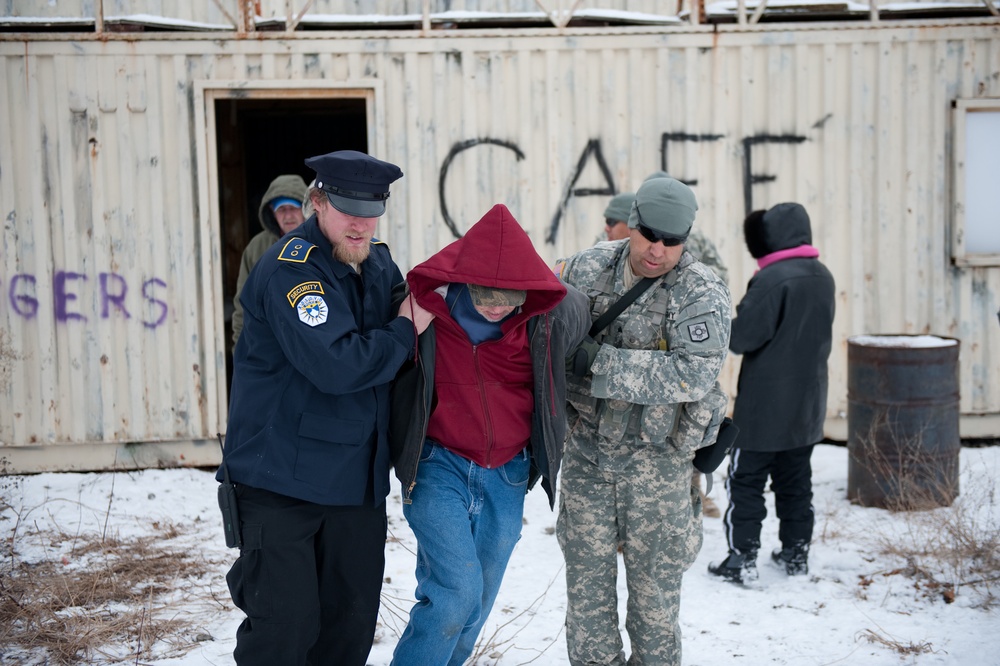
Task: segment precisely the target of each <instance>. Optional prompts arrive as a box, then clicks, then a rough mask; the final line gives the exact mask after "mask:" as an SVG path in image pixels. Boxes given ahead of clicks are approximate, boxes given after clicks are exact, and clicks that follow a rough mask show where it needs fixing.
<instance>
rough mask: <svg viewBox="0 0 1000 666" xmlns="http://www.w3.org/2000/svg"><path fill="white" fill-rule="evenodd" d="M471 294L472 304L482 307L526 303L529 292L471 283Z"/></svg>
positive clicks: (515, 305)
mask: <svg viewBox="0 0 1000 666" xmlns="http://www.w3.org/2000/svg"><path fill="white" fill-rule="evenodd" d="M469 296H471V297H472V304H473V305H475V306H476V307H481V308H499V307H508V306H514V307H517V306H519V305H524V300H525V299H526V298H527V297H528V292H526V291H524V290H523V289H497V288H495V287H484V286H482V285H479V284H470V285H469Z"/></svg>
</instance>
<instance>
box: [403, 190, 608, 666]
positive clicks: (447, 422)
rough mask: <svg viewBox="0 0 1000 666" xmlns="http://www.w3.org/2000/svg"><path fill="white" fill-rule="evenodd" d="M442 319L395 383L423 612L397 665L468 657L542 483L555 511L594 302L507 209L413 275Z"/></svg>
mask: <svg viewBox="0 0 1000 666" xmlns="http://www.w3.org/2000/svg"><path fill="white" fill-rule="evenodd" d="M407 283H408V285H409V288H410V293H409V295H408V296H407V298H413V299H415V300H416V302H417V303H418V304H420V305H421V306H423V307H425V308H426V309H427V310H428V311H430V312H431V313H433V314H434V315H435V317H436V319H435V321H434V323H433V325H432V326H430V327H428V328H427V330H426V331H425V332H424V333H423V334H421V335H420V337H419V340H418V348H417V353H416V355H415V359H414V361H412V362H409V363H408V364H407V365H404V367H403V369H402V370H401V372H400V374H399V375H398V376H397V379H396V383H395V386H394V388H393V398H392V402H391V410H390V425H389V441H390V446H391V448H392V458H393V464H394V466H395V470H396V476H397V477H399V479H400V482H401V483H402V493H403V515H404V516H405V517H406V520H407V522H408V523H409V525H410V527H411V529H412V530H413V533H414V535H415V536H416V538H417V565H416V578H417V589H416V598H417V601H416V604H415V605H414V606H413V609H412V610H411V611H410V620H409V623H408V624H407V626H406V629H405V630H404V631H403V635H402V636H401V638H400V640H399V644H398V645H397V646H396V649H395V652H394V654H393V659H392V663H393V665H394V666H406V665H409V664H415V665H419V666H445V665H448V664H450V665H454V666H458V665H460V664H463V663H465V660H466V659H467V658H468V657H469V655H470V654H472V651H473V649H474V648H475V644H476V639H477V638H478V636H479V632H480V630H481V629H482V627H483V624H484V623H485V622H486V618H487V616H488V615H489V612H490V609H491V608H492V606H493V602H494V600H495V599H496V595H497V592H498V591H499V589H500V582H501V580H502V579H503V574H504V571H505V570H506V568H507V561H508V560H509V559H510V556H511V553H512V552H513V550H514V545H515V544H516V543H517V541H518V539H520V537H521V520H522V517H523V513H524V496H525V493H526V492H527V490H528V489H530V488H531V487H532V486H533V485H534V484H535V482H536V481H538V480H539V479H541V481H542V486H543V488H545V490H546V492H547V493H548V496H549V506H550V507H551V506H553V504H554V497H553V493H554V488H555V485H554V484H555V480H556V475H557V473H558V470H559V464H560V460H561V458H562V443H563V440H564V438H565V434H566V393H565V391H566V376H565V357H566V356H567V354H568V353H569V352H571V351H572V350H574V349H575V348H576V346H577V345H578V344H579V343H580V341H581V340H583V338H584V336H585V335H586V333H587V330H588V329H589V327H590V308H589V303H588V300H587V298H586V296H584V295H583V294H582V293H581V292H579V291H577V290H576V289H574V288H573V287H569V286H568V285H566V284H565V283H563V282H562V281H561V280H560V279H559V278H557V277H556V276H555V274H553V272H552V270H551V269H550V268H549V267H548V266H547V265H546V263H545V261H543V260H542V258H541V257H539V256H538V254H537V253H536V252H535V249H534V247H533V246H532V244H531V239H530V238H528V235H527V234H526V233H525V232H524V230H523V229H522V228H521V225H520V224H519V223H518V221H517V220H516V219H514V216H513V215H511V213H510V211H509V210H508V209H507V207H506V206H504V205H503V204H497V205H496V206H494V207H493V208H492V209H491V210H490V211H489V212H488V213H486V215H484V216H483V218H482V219H481V220H479V222H477V223H476V224H475V225H473V226H472V228H470V229H469V231H468V232H467V233H466V234H465V236H464V237H463V238H461V239H459V240H457V241H455V242H453V243H451V244H450V245H448V246H447V247H445V248H444V249H443V250H441V251H440V252H438V253H437V254H435V255H434V256H432V257H431V258H430V259H428V260H427V261H425V262H423V263H422V264H419V265H418V266H416V267H415V268H414V269H413V270H411V271H410V272H409V274H408V275H407Z"/></svg>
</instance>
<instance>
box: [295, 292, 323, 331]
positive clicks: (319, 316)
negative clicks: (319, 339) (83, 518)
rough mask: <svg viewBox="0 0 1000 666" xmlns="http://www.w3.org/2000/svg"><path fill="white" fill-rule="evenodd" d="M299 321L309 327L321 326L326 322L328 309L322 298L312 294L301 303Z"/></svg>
mask: <svg viewBox="0 0 1000 666" xmlns="http://www.w3.org/2000/svg"><path fill="white" fill-rule="evenodd" d="M296 309H297V310H298V312H299V320H300V321H301V322H302V323H304V324H308V325H309V326H319V325H320V324H322V323H324V322H325V321H326V316H327V314H328V312H329V311H328V309H327V307H326V301H324V300H323V297H322V296H316V295H314V294H310V295H309V296H306V297H305V298H303V299H302V301H301V302H299V306H298V308H296Z"/></svg>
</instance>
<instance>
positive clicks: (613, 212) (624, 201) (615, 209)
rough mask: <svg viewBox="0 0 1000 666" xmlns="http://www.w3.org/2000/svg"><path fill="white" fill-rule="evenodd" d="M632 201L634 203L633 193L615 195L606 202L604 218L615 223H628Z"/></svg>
mask: <svg viewBox="0 0 1000 666" xmlns="http://www.w3.org/2000/svg"><path fill="white" fill-rule="evenodd" d="M633 201H635V192H622V193H621V194H616V195H615V196H614V197H612V198H611V201H609V202H608V207H607V208H605V209H604V218H605V219H607V220H613V221H615V222H628V216H629V213H630V212H631V211H632V202H633Z"/></svg>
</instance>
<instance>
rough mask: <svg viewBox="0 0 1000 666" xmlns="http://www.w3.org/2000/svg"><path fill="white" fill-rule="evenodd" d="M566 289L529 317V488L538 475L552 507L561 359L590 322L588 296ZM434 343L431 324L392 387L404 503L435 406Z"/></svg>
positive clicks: (394, 447) (561, 430)
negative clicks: (531, 392)
mask: <svg viewBox="0 0 1000 666" xmlns="http://www.w3.org/2000/svg"><path fill="white" fill-rule="evenodd" d="M566 288H567V293H566V297H565V298H563V300H562V301H561V302H560V303H559V304H558V305H557V306H555V308H553V309H552V310H551V311H549V312H547V313H545V314H544V315H539V316H536V317H532V318H531V319H530V320H529V321H528V335H529V339H530V343H529V345H530V350H531V365H532V370H533V374H534V402H535V409H534V413H533V415H532V425H531V440H530V449H531V474H530V476H529V478H528V489H529V490H530V489H531V488H533V487H534V485H535V483H537V482H538V479H539V478H541V480H542V488H544V489H545V493H546V494H547V495H548V498H549V506H550V507H554V506H555V483H556V478H557V475H558V473H559V465H560V463H561V462H562V453H563V442H564V441H565V439H566V365H565V359H566V356H567V355H568V354H569V353H570V352H571V351H572V350H574V349H575V348H576V346H577V345H578V344H580V341H581V340H583V338H584V337H585V336H586V335H587V331H588V330H589V329H590V323H591V322H590V307H589V302H588V300H587V297H586V296H585V295H584V294H583V293H581V292H580V291H578V290H577V289H575V288H573V287H571V286H569V285H566ZM435 347H436V345H435V338H434V325H433V324H432V325H431V326H428V327H427V330H425V331H424V332H423V333H422V334H421V335H420V338H419V340H418V345H417V352H418V353H417V356H416V358H417V362H413V361H408V362H407V363H405V364H404V365H403V367H402V369H401V370H400V371H399V374H397V376H396V381H395V383H394V385H393V388H392V397H391V399H390V405H391V407H390V413H389V445H390V448H391V455H392V463H393V466H394V467H395V470H396V478H398V479H399V481H400V483H401V484H402V487H403V501H404V502H408V501H409V498H410V494H411V493H412V492H413V487H414V485H415V484H416V478H417V466H418V464H419V462H420V453H421V451H422V450H423V446H424V439H425V437H426V434H427V423H428V420H429V419H430V414H431V409H432V408H433V400H434V355H435Z"/></svg>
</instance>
